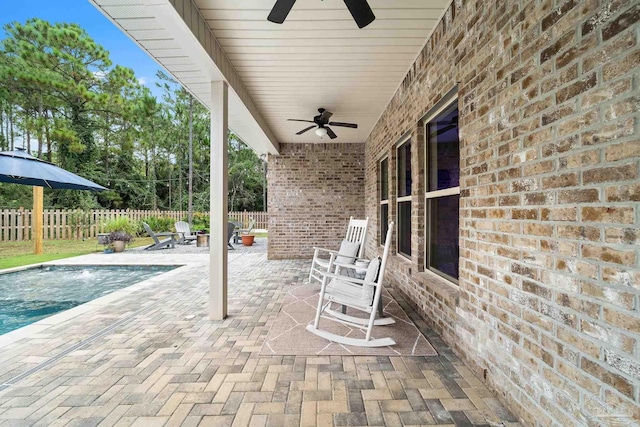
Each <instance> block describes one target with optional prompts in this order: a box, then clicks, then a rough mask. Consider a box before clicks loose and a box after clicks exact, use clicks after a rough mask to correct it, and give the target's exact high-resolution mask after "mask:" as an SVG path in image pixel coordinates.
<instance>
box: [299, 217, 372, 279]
mask: <svg viewBox="0 0 640 427" xmlns="http://www.w3.org/2000/svg"><path fill="white" fill-rule="evenodd" d="M368 224H369V217H367V218H366V219H353V217H350V218H349V225H348V226H347V234H346V236H345V238H344V240H343V241H342V244H341V245H340V249H339V251H338V252H339V255H338V259H337V261H338V263H341V264H345V263H346V264H353V263H354V262H355V260H356V258H360V257H361V256H362V253H363V252H364V241H365V238H366V237H367V226H368ZM313 249H314V252H313V261H311V269H310V270H309V280H308V282H309V283H311V281H312V280H314V279H315V280H317V281H318V282H320V283H322V277H323V276H322V274H323V273H327V272H329V259H328V258H327V257H328V256H329V254H331V252H333V251H331V250H330V249H324V248H316V247H314V248H313ZM334 272H335V271H334Z"/></svg>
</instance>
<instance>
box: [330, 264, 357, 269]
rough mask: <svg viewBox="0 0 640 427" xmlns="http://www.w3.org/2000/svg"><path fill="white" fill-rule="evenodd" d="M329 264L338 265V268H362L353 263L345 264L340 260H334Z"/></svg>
mask: <svg viewBox="0 0 640 427" xmlns="http://www.w3.org/2000/svg"><path fill="white" fill-rule="evenodd" d="M331 266H333V267H340V268H350V269H351V270H355V269H356V268H362V267H356V265H355V264H345V263H342V262H334V263H333V264H331Z"/></svg>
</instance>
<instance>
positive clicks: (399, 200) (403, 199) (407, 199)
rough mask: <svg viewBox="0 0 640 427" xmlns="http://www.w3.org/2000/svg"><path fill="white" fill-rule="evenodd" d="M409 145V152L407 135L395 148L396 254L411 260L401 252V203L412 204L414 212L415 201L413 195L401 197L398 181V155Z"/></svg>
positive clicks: (409, 139)
mask: <svg viewBox="0 0 640 427" xmlns="http://www.w3.org/2000/svg"><path fill="white" fill-rule="evenodd" d="M407 143H408V144H409V150H411V134H409V135H406V136H405V137H403V138H402V139H400V142H398V143H397V144H396V146H395V150H396V230H397V232H396V253H397V254H398V255H400V256H401V257H403V258H405V259H408V260H410V259H411V255H407V254H405V253H404V252H400V203H402V202H409V203H410V205H409V206H410V207H411V210H412V211H413V203H412V201H413V200H412V198H411V197H412V196H411V194H409V195H408V196H402V197H400V180H399V179H398V177H399V171H400V156H399V155H398V150H399V149H400V147H402V146H403V145H404V144H407ZM412 157H413V153H412ZM409 166H411V163H409ZM411 174H413V170H412V171H411ZM411 192H412V193H413V179H412V182H411ZM409 221H411V220H409ZM411 232H412V233H413V230H411Z"/></svg>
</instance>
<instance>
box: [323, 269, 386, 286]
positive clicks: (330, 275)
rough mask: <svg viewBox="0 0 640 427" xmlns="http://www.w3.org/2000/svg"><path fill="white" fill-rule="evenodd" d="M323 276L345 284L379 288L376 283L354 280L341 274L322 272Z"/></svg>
mask: <svg viewBox="0 0 640 427" xmlns="http://www.w3.org/2000/svg"><path fill="white" fill-rule="evenodd" d="M320 274H321V275H323V276H325V277H329V278H331V279H338V280H341V281H343V282H348V283H355V284H358V285H369V286H374V287H375V286H378V284H377V283H376V282H371V281H369V280H364V279H354V278H351V277H348V276H343V275H341V274H334V273H325V272H320Z"/></svg>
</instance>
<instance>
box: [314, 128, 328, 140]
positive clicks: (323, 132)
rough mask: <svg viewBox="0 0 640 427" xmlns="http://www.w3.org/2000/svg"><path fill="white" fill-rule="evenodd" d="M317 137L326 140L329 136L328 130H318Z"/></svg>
mask: <svg viewBox="0 0 640 427" xmlns="http://www.w3.org/2000/svg"><path fill="white" fill-rule="evenodd" d="M316 135H318V136H319V137H320V138H324V137H325V136H327V130H326V129H325V128H318V129H316Z"/></svg>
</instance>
